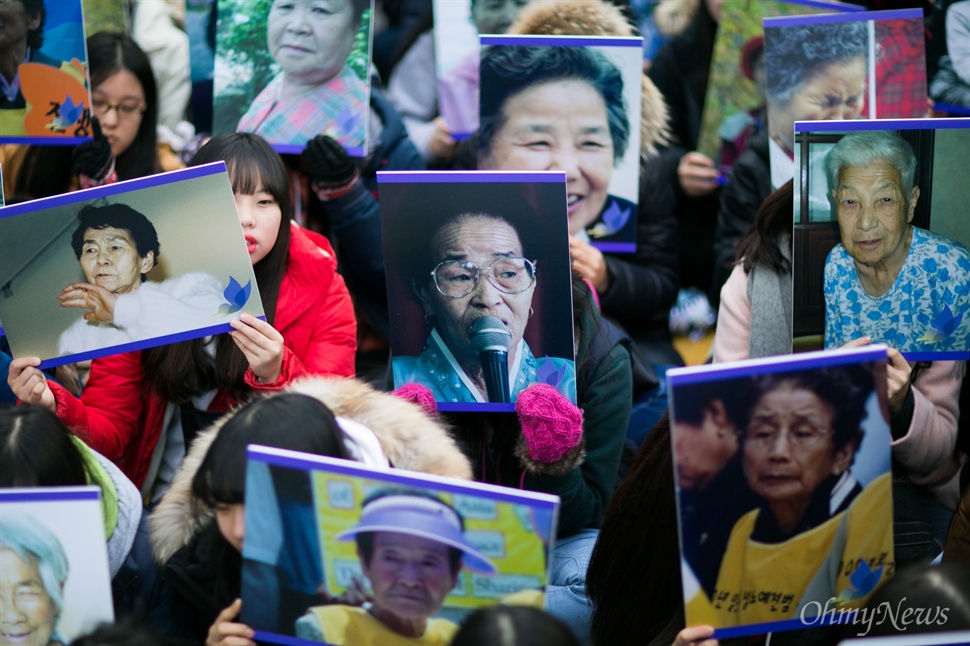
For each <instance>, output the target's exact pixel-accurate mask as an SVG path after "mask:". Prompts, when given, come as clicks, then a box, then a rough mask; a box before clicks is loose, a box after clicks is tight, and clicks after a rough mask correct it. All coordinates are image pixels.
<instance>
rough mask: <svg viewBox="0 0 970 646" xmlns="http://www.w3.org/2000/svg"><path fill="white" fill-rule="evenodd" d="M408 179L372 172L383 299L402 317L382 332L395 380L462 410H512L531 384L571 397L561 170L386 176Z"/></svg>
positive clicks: (571, 359) (572, 380)
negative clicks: (378, 207)
mask: <svg viewBox="0 0 970 646" xmlns="http://www.w3.org/2000/svg"><path fill="white" fill-rule="evenodd" d="M409 175H410V176H411V177H413V176H415V175H416V174H393V173H384V174H381V175H379V176H378V180H379V182H381V185H380V190H381V200H382V212H381V217H382V226H383V231H384V241H385V258H387V259H388V299H389V302H390V308H391V311H392V312H396V313H397V320H398V321H400V322H401V325H400V326H399V329H398V330H394V331H392V338H391V352H392V359H391V363H392V367H393V373H394V385H395V387H396V388H399V387H401V386H403V385H404V384H408V383H418V384H421V385H424V386H426V387H428V388H429V389H430V390H431V392H432V394H433V395H434V397H435V400H436V401H438V402H439V407H441V406H445V407H448V406H449V405H455V404H457V405H459V408H460V409H461V410H470V409H474V408H475V406H474V405H475V404H483V403H493V404H494V403H506V406H505V408H503V410H505V409H507V410H513V408H512V406H511V405H510V404H511V403H514V402H515V399H516V397H517V395H518V394H519V393H520V392H521V391H522V390H524V389H525V388H527V387H528V386H530V385H531V384H534V383H538V382H542V383H547V384H550V385H552V386H554V387H555V388H556V389H557V390H559V391H560V392H561V393H562V394H563V395H565V396H566V397H567V398H569V399H570V400H574V399H575V368H574V350H573V338H572V321H571V297H570V291H569V269H568V257H567V249H568V247H567V244H566V231H565V213H564V211H565V199H564V195H563V192H564V191H563V185H562V183H561V179H562V175H559V174H555V175H554V174H549V175H547V176H545V177H544V178H543V179H544V180H545V181H544V182H542V183H535V184H533V183H531V180H530V178H529V177H523V176H520V177H515V175H514V174H503V175H501V176H498V175H492V176H491V178H490V179H491V180H495V181H498V180H500V179H502V178H505V179H504V181H500V182H498V183H495V181H492V182H486V183H479V182H476V181H475V179H474V178H475V177H476V176H477V175H478V174H476V173H465V174H462V175H463V177H464V181H462V182H459V183H456V182H455V181H454V180H455V179H457V178H456V177H451V175H455V174H454V173H449V174H443V173H438V174H430V173H429V174H422V175H423V176H425V177H430V176H441V175H446V178H445V179H446V180H448V181H446V183H413V184H393V183H391V184H388V183H387V180H388V179H392V178H401V179H402V180H405V181H406V180H408V179H409V178H408V176H409ZM510 178H514V179H510ZM533 179H534V177H533ZM553 179H557V180H559V183H558V185H557V183H556V182H553V181H550V180H553ZM516 180H517V181H516ZM435 189H437V190H435ZM417 204H420V205H421V208H420V210H418V209H416V208H415V205H417ZM384 205H387V206H384ZM539 232H541V234H539ZM557 242H558V243H559V244H556V243H557ZM468 405H472V406H468ZM453 410H455V409H453Z"/></svg>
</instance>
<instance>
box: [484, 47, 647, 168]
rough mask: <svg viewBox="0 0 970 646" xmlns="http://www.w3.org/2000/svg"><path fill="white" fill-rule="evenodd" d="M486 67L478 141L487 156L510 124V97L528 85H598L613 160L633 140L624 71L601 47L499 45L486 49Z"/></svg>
mask: <svg viewBox="0 0 970 646" xmlns="http://www.w3.org/2000/svg"><path fill="white" fill-rule="evenodd" d="M481 68H482V69H481V87H482V92H481V95H482V109H481V113H482V114H481V124H480V126H479V129H478V133H479V134H478V146H479V156H480V157H481V158H482V159H488V157H489V156H490V155H491V153H492V139H493V138H494V136H495V134H496V133H497V132H498V131H499V130H501V129H502V127H503V126H504V125H505V121H506V119H507V118H508V115H507V114H506V113H505V107H506V105H507V104H508V101H509V100H510V99H512V98H513V97H515V96H516V95H518V94H520V93H522V92H524V91H525V90H528V89H529V88H533V87H538V86H540V85H543V84H545V83H552V82H561V81H585V82H586V83H588V84H589V85H591V86H592V87H593V89H595V90H596V92H597V93H598V94H599V95H600V98H602V99H603V103H604V104H605V105H606V122H607V124H608V126H609V130H610V139H611V141H612V142H613V165H614V166H615V165H616V164H617V163H618V162H619V161H620V160H621V159H622V158H623V155H624V154H625V153H626V148H627V145H628V144H629V142H630V119H629V118H628V117H627V114H626V103H625V102H624V100H623V74H622V73H621V72H620V70H619V68H618V67H617V66H616V65H614V64H613V63H611V62H610V61H609V60H608V59H607V58H606V56H604V55H603V54H601V53H600V52H597V51H595V50H592V49H587V48H585V47H560V46H539V47H526V46H518V45H516V46H504V45H497V46H492V47H489V48H487V49H485V50H484V52H483V54H482V63H481Z"/></svg>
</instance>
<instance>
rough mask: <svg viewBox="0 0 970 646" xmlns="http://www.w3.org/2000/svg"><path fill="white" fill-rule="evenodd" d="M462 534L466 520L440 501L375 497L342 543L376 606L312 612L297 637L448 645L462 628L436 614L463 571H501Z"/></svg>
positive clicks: (410, 495) (423, 495) (422, 496)
mask: <svg viewBox="0 0 970 646" xmlns="http://www.w3.org/2000/svg"><path fill="white" fill-rule="evenodd" d="M464 532H465V521H464V518H463V517H462V514H461V513H459V512H458V511H457V510H455V508H454V507H452V506H451V505H449V504H447V503H445V502H444V501H442V500H441V499H439V498H438V497H437V496H435V495H434V494H431V493H428V492H425V491H422V490H417V489H384V490H378V491H377V492H376V493H374V494H371V495H370V496H369V497H368V498H367V499H366V500H365V501H364V503H363V506H362V508H361V515H360V521H359V522H358V523H357V524H356V525H355V526H354V527H351V528H350V529H348V530H346V531H344V532H341V533H340V534H338V535H337V537H336V539H337V540H338V541H351V540H352V541H355V542H356V545H357V557H358V558H359V559H360V567H361V570H362V571H363V574H364V577H365V578H366V579H367V581H368V582H369V584H370V589H371V590H372V593H373V601H372V602H371V603H370V606H369V607H368V608H367V609H364V608H359V607H354V606H346V605H339V604H334V605H329V606H320V607H316V608H310V610H309V612H308V613H307V614H306V615H304V616H303V617H302V618H300V619H299V620H297V624H296V634H297V636H298V637H302V638H303V639H311V640H314V641H322V642H326V643H328V644H336V645H338V646H339V645H343V644H346V645H353V646H367V645H369V644H373V645H375V646H377V645H378V644H408V643H414V644H425V645H429V646H432V645H441V646H444V645H445V644H447V643H449V642H450V641H451V638H452V636H453V635H454V633H455V632H457V630H458V626H457V625H456V624H455V623H453V622H451V621H449V620H447V619H442V618H435V615H437V614H438V613H439V612H440V611H441V609H442V606H443V604H444V600H445V597H447V596H448V594H449V593H450V592H451V591H452V589H453V588H454V587H455V586H456V585H457V583H458V577H459V574H460V573H461V570H462V568H468V569H470V570H473V571H475V572H479V573H481V574H486V575H489V574H495V572H496V571H497V570H496V567H495V565H494V564H492V562H491V561H490V560H489V559H488V558H487V557H486V556H485V555H484V554H482V553H481V552H480V551H479V550H477V549H476V548H475V547H474V546H473V545H472V544H471V543H470V542H469V541H468V539H467V538H466V537H465V534H464ZM411 640H413V642H412V641H411Z"/></svg>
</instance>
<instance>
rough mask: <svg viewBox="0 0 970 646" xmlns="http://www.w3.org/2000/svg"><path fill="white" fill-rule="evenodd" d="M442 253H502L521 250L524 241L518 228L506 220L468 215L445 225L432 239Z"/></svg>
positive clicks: (433, 244) (434, 246)
mask: <svg viewBox="0 0 970 646" xmlns="http://www.w3.org/2000/svg"><path fill="white" fill-rule="evenodd" d="M432 246H433V248H434V250H435V251H436V252H438V253H439V254H441V253H446V252H465V253H468V252H472V251H474V252H476V253H486V254H488V253H494V254H503V253H507V252H509V251H521V249H522V242H521V240H519V236H518V234H517V233H516V231H515V229H514V228H512V225H510V224H509V223H508V222H506V221H505V220H501V219H498V218H486V217H465V218H460V219H458V220H455V221H452V222H450V223H449V224H447V225H445V226H444V227H443V228H442V229H441V231H439V232H438V234H437V235H436V236H435V238H434V240H433V241H432Z"/></svg>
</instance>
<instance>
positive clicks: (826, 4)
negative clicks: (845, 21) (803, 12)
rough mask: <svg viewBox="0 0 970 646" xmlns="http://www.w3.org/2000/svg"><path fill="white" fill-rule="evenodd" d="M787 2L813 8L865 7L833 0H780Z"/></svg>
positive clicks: (848, 9)
mask: <svg viewBox="0 0 970 646" xmlns="http://www.w3.org/2000/svg"><path fill="white" fill-rule="evenodd" d="M781 1H782V2H785V3H787V4H794V5H801V6H803V7H814V8H815V9H831V10H832V11H842V12H850V11H854V12H859V11H865V10H866V8H865V7H863V6H860V5H855V4H846V3H844V2H837V1H835V0H831V1H830V0H781Z"/></svg>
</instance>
